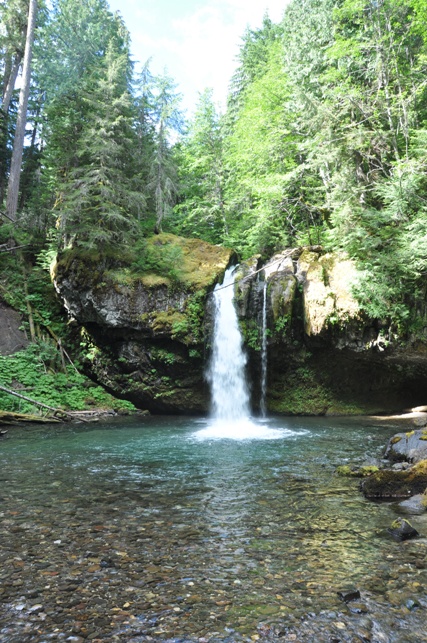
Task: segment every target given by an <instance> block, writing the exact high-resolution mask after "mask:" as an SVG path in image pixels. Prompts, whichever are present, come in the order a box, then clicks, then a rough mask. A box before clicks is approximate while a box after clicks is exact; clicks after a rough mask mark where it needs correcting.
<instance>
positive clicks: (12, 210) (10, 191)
mask: <svg viewBox="0 0 427 643" xmlns="http://www.w3.org/2000/svg"><path fill="white" fill-rule="evenodd" d="M36 17H37V0H30V6H29V11H28V26H27V38H26V41H25V54H24V66H23V70H22V87H21V91H20V94H19V108H18V119H17V122H16V131H15V139H14V141H13V152H12V163H11V168H10V175H9V183H8V186H7V203H6V212H7V214H8V216H9V217H10V218H11V219H12V220H13V221H16V211H17V208H18V193H19V179H20V174H21V165H22V152H23V149H24V139H25V126H26V124H27V108H28V97H29V95H30V81H31V56H32V49H33V40H34V31H35V26H36Z"/></svg>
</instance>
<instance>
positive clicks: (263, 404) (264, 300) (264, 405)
mask: <svg viewBox="0 0 427 643" xmlns="http://www.w3.org/2000/svg"><path fill="white" fill-rule="evenodd" d="M266 398H267V282H266V281H264V286H263V289H262V344H261V401H260V410H261V416H262V417H263V418H265V417H266V415H267V402H266Z"/></svg>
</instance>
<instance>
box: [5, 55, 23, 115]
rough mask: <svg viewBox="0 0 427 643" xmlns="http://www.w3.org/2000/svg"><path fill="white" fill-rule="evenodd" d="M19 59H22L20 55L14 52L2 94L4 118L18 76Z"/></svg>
mask: <svg viewBox="0 0 427 643" xmlns="http://www.w3.org/2000/svg"><path fill="white" fill-rule="evenodd" d="M21 60H22V55H21V54H16V55H15V58H14V60H13V64H12V67H11V70H10V73H9V78H8V79H7V83H6V87H5V90H4V94H3V100H2V104H1V108H2V111H3V116H4V118H6V117H7V114H8V111H9V106H10V101H11V99H12V94H13V90H14V89H15V83H16V78H17V76H18V71H19V66H20V64H21Z"/></svg>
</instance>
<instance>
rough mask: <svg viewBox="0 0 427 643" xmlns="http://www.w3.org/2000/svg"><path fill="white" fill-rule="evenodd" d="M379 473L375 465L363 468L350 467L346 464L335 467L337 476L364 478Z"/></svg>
mask: <svg viewBox="0 0 427 643" xmlns="http://www.w3.org/2000/svg"><path fill="white" fill-rule="evenodd" d="M377 471H379V469H378V467H376V466H375V465H366V466H363V467H351V466H350V465H348V464H343V465H341V466H340V467H337V474H338V475H339V476H345V477H352V478H366V477H367V476H371V475H372V474H373V473H376V472H377Z"/></svg>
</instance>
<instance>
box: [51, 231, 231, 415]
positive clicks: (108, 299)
mask: <svg viewBox="0 0 427 643" xmlns="http://www.w3.org/2000/svg"><path fill="white" fill-rule="evenodd" d="M141 247H142V250H141V252H143V256H142V257H141V258H138V256H136V253H135V252H133V253H132V251H131V250H129V253H128V254H127V255H124V256H121V257H114V256H108V257H105V256H102V257H101V256H97V255H94V256H87V254H85V253H83V254H82V253H81V252H80V251H79V249H78V248H77V249H72V250H69V251H66V252H64V253H63V254H62V255H60V256H59V257H58V260H57V262H56V265H55V266H54V268H53V279H54V284H55V287H56V290H57V292H58V294H59V296H60V297H61V299H62V301H63V303H64V305H65V307H66V308H67V310H68V312H69V314H70V316H72V317H73V318H74V319H76V320H77V321H78V323H79V324H80V325H81V327H82V328H83V331H84V332H83V337H82V339H84V338H86V339H85V341H86V342H87V355H88V359H87V360H86V369H87V370H88V371H89V372H90V373H91V374H92V375H93V376H95V377H96V378H97V380H98V381H99V382H101V383H102V384H104V386H106V387H108V389H109V390H111V391H112V392H113V393H114V394H116V395H118V396H120V397H124V398H126V399H129V400H130V401H132V402H133V403H134V404H136V405H137V406H138V407H140V408H148V409H149V410H152V411H160V412H168V413H175V412H183V413H184V412H187V413H191V412H202V411H206V409H207V407H208V395H207V391H206V385H205V382H204V378H203V370H204V364H203V359H202V358H201V356H202V355H203V352H204V351H203V347H204V342H205V338H206V335H208V334H209V324H210V320H209V318H208V315H207V314H206V303H207V300H208V296H209V293H210V291H211V290H212V288H213V286H214V285H215V283H217V282H218V281H221V279H222V276H223V274H224V271H225V269H226V267H227V265H228V263H229V261H230V257H231V250H229V249H225V248H221V247H219V246H213V245H211V244H208V243H206V242H204V241H200V240H198V239H183V238H181V237H176V236H174V235H170V234H160V235H155V236H153V237H152V238H150V239H147V240H145V241H144V244H143V245H142V246H141ZM144 253H145V254H144Z"/></svg>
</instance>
